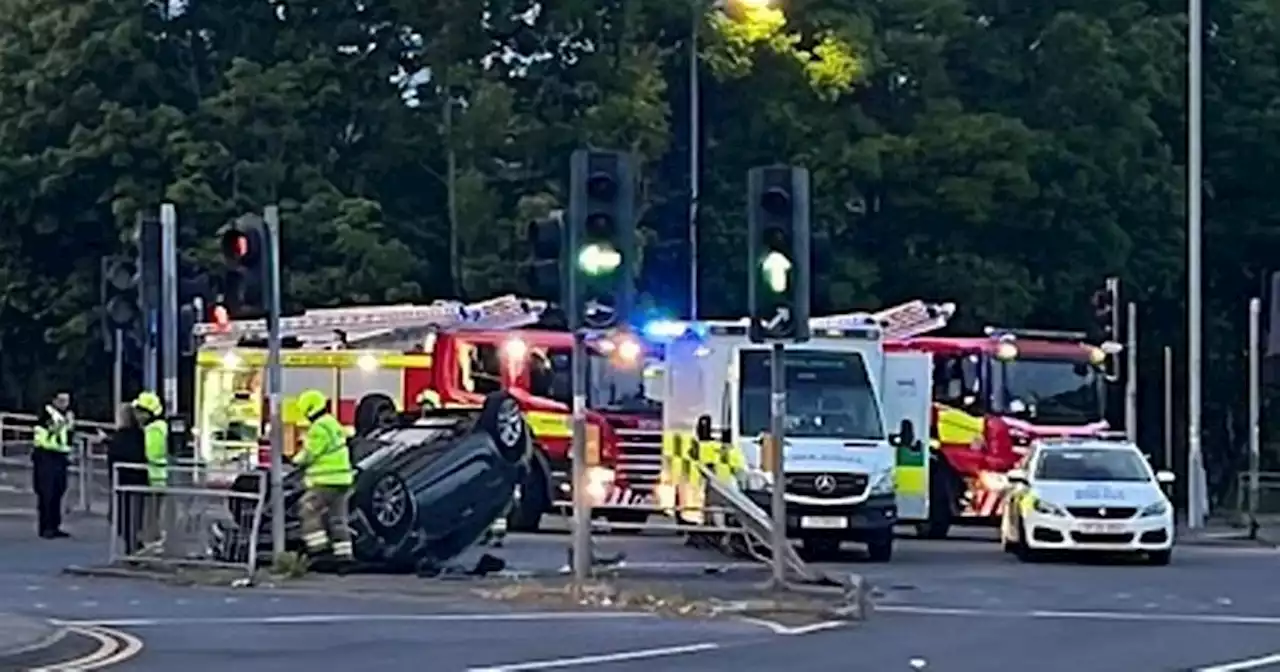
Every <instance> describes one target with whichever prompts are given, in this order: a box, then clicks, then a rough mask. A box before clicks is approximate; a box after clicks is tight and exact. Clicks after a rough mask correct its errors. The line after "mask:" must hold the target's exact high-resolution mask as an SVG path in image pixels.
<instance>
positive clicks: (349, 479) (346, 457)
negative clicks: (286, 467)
mask: <svg viewBox="0 0 1280 672" xmlns="http://www.w3.org/2000/svg"><path fill="white" fill-rule="evenodd" d="M293 463H294V464H296V465H298V466H299V467H300V468H302V469H303V470H304V475H303V484H304V485H306V487H308V488H310V487H313V486H318V485H321V486H331V487H348V486H350V485H351V484H352V483H353V482H355V474H354V473H353V472H352V471H351V450H350V449H348V448H347V434H346V432H345V431H344V430H343V429H342V425H341V424H339V423H338V420H337V419H336V418H334V417H333V415H331V414H329V413H325V414H324V415H322V416H320V417H319V418H316V420H315V421H314V422H312V423H311V426H310V427H308V428H307V436H306V438H305V439H304V440H303V443H302V450H300V451H298V453H297V454H295V455H294V456H293Z"/></svg>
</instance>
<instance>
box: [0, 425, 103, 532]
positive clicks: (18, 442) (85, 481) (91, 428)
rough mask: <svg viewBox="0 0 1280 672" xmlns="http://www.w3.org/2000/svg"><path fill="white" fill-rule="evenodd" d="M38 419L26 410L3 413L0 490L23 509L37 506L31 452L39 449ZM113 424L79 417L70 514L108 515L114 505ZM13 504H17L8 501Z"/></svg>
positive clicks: (70, 481) (66, 505) (74, 441)
mask: <svg viewBox="0 0 1280 672" xmlns="http://www.w3.org/2000/svg"><path fill="white" fill-rule="evenodd" d="M37 422H38V418H37V417H36V416H35V415H31V414H25V413H0V493H2V494H5V495H8V496H10V497H18V498H19V499H18V502H17V503H18V505H19V506H20V507H21V508H30V509H32V510H34V509H35V498H34V496H31V492H32V486H31V452H32V451H33V450H35V441H34V438H35V429H36V424H37ZM114 430H115V428H114V426H113V425H111V424H110V423H105V422H96V421H93V420H77V421H76V423H75V429H74V432H73V434H72V451H71V455H70V468H69V474H68V479H67V496H66V497H65V498H64V499H63V507H64V510H65V512H66V513H92V514H95V515H107V513H108V509H109V508H110V505H111V474H110V473H109V471H108V469H107V441H106V439H107V437H108V436H109V434H110V432H112V431H114ZM6 504H7V505H8V506H13V504H8V503H7V502H6Z"/></svg>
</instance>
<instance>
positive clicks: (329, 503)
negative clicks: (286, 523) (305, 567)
mask: <svg viewBox="0 0 1280 672" xmlns="http://www.w3.org/2000/svg"><path fill="white" fill-rule="evenodd" d="M301 504H302V506H301V509H302V511H301V514H302V543H304V544H306V545H307V553H309V554H311V555H318V554H321V553H324V552H325V551H326V550H328V548H329V542H330V541H331V540H332V542H333V554H334V555H335V556H337V557H339V558H342V559H344V560H350V559H351V558H352V556H353V553H352V548H351V529H350V528H348V527H347V517H348V514H347V488H344V487H337V486H330V485H317V486H312V487H310V488H307V491H306V492H305V493H303V495H302V502H301Z"/></svg>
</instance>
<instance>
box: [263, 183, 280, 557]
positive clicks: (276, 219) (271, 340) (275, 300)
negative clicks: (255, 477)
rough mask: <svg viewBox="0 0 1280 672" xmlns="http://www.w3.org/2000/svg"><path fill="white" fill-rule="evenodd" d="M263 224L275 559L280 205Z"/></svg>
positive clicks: (267, 214)
mask: <svg viewBox="0 0 1280 672" xmlns="http://www.w3.org/2000/svg"><path fill="white" fill-rule="evenodd" d="M262 219H263V221H264V222H265V223H266V228H267V245H266V248H267V249H266V253H267V259H266V262H267V288H266V290H267V292H266V293H267V399H268V403H269V404H270V409H269V414H270V415H269V416H268V417H270V418H271V420H270V422H271V490H270V493H271V549H272V554H273V556H274V557H275V558H276V559H277V560H278V559H280V558H281V556H282V555H283V554H284V551H285V538H284V515H285V513H284V412H283V410H284V409H282V408H281V407H280V404H281V403H282V401H283V400H282V390H281V388H282V387H283V379H284V375H283V371H282V370H281V367H280V209H279V208H278V207H276V206H274V205H269V206H267V207H266V208H265V209H264V210H263V213H262Z"/></svg>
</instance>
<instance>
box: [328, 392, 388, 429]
mask: <svg viewBox="0 0 1280 672" xmlns="http://www.w3.org/2000/svg"><path fill="white" fill-rule="evenodd" d="M335 410H336V409H335ZM396 416H397V413H396V404H395V402H393V401H391V397H388V396H387V395H385V394H370V395H368V396H366V397H363V398H361V399H360V403H358V404H356V434H357V435H359V436H364V435H365V434H368V433H369V432H372V431H374V430H375V429H381V428H383V427H388V426H390V425H391V424H393V423H394V422H395V420H396Z"/></svg>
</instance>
